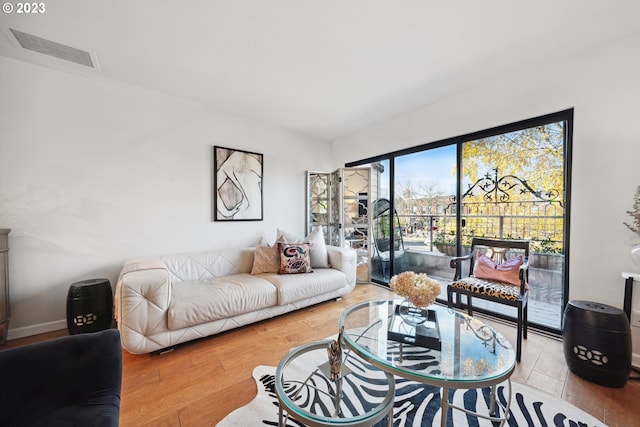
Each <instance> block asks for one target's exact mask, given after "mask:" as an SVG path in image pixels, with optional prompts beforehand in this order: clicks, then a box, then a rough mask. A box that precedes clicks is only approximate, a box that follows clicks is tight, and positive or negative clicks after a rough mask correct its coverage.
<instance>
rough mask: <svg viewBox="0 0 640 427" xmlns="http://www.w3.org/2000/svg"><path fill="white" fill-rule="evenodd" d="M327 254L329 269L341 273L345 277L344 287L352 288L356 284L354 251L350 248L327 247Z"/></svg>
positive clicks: (355, 257)
mask: <svg viewBox="0 0 640 427" xmlns="http://www.w3.org/2000/svg"><path fill="white" fill-rule="evenodd" d="M327 254H328V255H329V265H330V266H331V268H335V269H336V270H340V271H342V272H343V273H344V274H345V275H346V276H347V277H346V283H345V285H346V286H348V287H350V288H353V287H354V286H355V284H356V268H357V262H356V261H357V256H356V251H355V250H354V249H351V248H341V247H338V246H327Z"/></svg>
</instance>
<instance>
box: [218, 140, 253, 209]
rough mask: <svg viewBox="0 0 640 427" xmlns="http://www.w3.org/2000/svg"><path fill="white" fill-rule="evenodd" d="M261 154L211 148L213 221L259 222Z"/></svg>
mask: <svg viewBox="0 0 640 427" xmlns="http://www.w3.org/2000/svg"><path fill="white" fill-rule="evenodd" d="M263 161H264V156H263V155H262V154H260V153H252V152H249V151H244V150H237V149H234V148H227V147H219V146H214V147H213V168H214V171H213V193H214V194H213V207H214V209H213V210H214V212H213V219H214V221H262V220H263V217H264V206H263V190H262V189H263V186H262V181H263V172H264V164H263Z"/></svg>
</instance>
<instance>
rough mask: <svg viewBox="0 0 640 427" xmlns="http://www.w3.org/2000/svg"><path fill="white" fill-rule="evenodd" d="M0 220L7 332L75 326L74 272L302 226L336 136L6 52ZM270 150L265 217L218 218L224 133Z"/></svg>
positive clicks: (229, 140)
mask: <svg viewBox="0 0 640 427" xmlns="http://www.w3.org/2000/svg"><path fill="white" fill-rule="evenodd" d="M0 70H1V71H0V72H1V78H0V94H1V95H0V97H1V99H2V102H0V228H11V229H12V232H11V234H10V235H9V245H10V264H9V268H10V283H11V310H12V316H11V320H10V324H9V328H10V329H9V338H10V339H11V338H16V337H20V336H25V335H31V334H34V333H39V332H43V331H48V330H55V329H61V328H66V320H65V318H66V312H65V310H66V297H67V291H68V289H69V285H70V284H71V283H73V282H76V281H79V280H84V279H89V278H96V277H106V278H108V279H110V280H111V283H112V285H115V280H116V279H117V274H118V272H119V270H120V268H121V266H122V262H123V260H125V259H127V258H131V257H138V256H148V255H155V254H168V253H176V252H185V251H199V250H208V249H217V248H224V247H230V246H236V247H242V246H251V245H253V244H254V243H255V242H256V241H257V239H258V237H259V236H261V235H263V234H264V235H265V237H266V238H267V239H268V240H269V241H271V242H272V241H273V240H274V239H275V233H276V227H282V228H285V229H287V230H290V231H292V232H296V233H300V234H302V233H303V232H304V217H305V191H304V188H305V186H304V180H305V171H306V170H308V169H311V170H329V169H330V166H331V162H330V145H329V144H328V143H326V142H321V141H316V140H313V139H309V138H305V137H301V136H299V135H295V134H292V133H289V132H286V131H283V130H279V129H275V128H272V127H268V126H266V125H262V124H258V123H255V122H251V121H248V120H245V119H241V118H237V117H233V116H229V115H225V114H221V113H218V112H215V111H211V110H208V109H206V108H203V107H202V106H200V105H197V104H193V103H190V102H186V101H184V100H181V99H177V98H173V97H170V96H166V95H162V94H159V93H155V92H151V91H147V90H143V89H139V88H133V87H129V86H124V85H118V84H113V83H106V82H103V81H99V80H97V79H88V78H83V77H78V76H74V75H71V74H65V73H60V72H56V71H53V70H49V69H45V68H41V67H38V66H34V65H30V64H26V63H22V62H19V61H15V60H11V59H7V58H4V57H0ZM214 145H220V146H225V147H231V148H237V149H242V150H247V151H254V152H259V153H263V154H264V208H265V210H264V221H261V222H239V223H228V222H213V221H212V218H213V216H212V209H213V208H212V188H213V182H212V181H213V178H212V164H213V146H214Z"/></svg>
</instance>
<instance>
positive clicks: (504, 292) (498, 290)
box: [449, 277, 520, 301]
mask: <svg viewBox="0 0 640 427" xmlns="http://www.w3.org/2000/svg"><path fill="white" fill-rule="evenodd" d="M449 286H451V287H452V288H454V289H460V290H462V291H465V292H470V293H474V294H477V295H487V296H492V297H494V298H500V299H503V300H507V301H517V300H518V298H519V297H520V286H515V285H511V284H509V283H504V282H494V281H491V280H484V279H478V278H477V277H466V278H464V279H460V280H458V281H456V282H453V283H452V284H450V285H449Z"/></svg>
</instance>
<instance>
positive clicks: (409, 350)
mask: <svg viewBox="0 0 640 427" xmlns="http://www.w3.org/2000/svg"><path fill="white" fill-rule="evenodd" d="M400 302H401V300H379V301H369V302H364V303H360V304H357V305H354V306H352V307H349V308H347V309H346V310H345V311H344V312H343V313H342V315H341V316H340V321H339V327H340V328H342V327H344V335H343V340H344V343H345V345H346V346H347V347H348V348H350V349H351V350H352V351H354V352H355V353H357V354H358V355H359V356H360V357H362V358H364V359H365V360H368V361H370V362H371V363H372V364H374V365H376V366H378V367H380V368H381V369H384V370H386V371H388V372H391V373H393V374H395V375H399V376H402V377H405V378H409V379H414V380H416V381H420V382H423V383H427V384H432V385H438V386H443V385H446V386H447V387H451V388H476V387H484V386H487V385H494V384H497V383H499V382H501V381H503V380H505V379H507V378H509V376H510V375H511V374H512V373H513V370H514V369H515V364H516V360H515V351H514V350H513V348H512V347H511V344H510V343H509V341H507V339H506V338H505V337H504V336H502V335H501V334H500V333H499V332H497V331H496V330H495V329H493V328H492V327H491V326H489V325H486V324H484V323H483V322H481V321H480V320H478V319H477V318H474V317H471V316H468V315H466V314H464V313H461V312H458V311H455V310H452V309H449V308H447V307H444V306H440V305H437V304H434V305H431V306H429V307H428V310H429V311H431V313H430V320H429V321H427V322H426V323H425V324H424V325H422V326H418V327H414V326H411V325H409V324H407V323H406V322H405V321H404V320H403V319H402V317H400V316H399V314H398V312H397V311H396V310H397V307H398V305H399V304H400ZM433 317H435V319H434V318H433ZM425 328H426V330H425ZM390 329H391V334H390V333H389V331H390ZM416 330H417V331H418V334H417V338H416ZM425 336H426V337H429V338H427V339H420V338H421V337H425ZM434 336H435V338H434ZM416 342H419V343H420V344H419V345H418V344H416Z"/></svg>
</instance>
